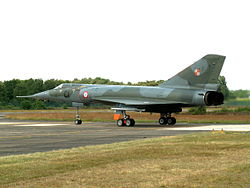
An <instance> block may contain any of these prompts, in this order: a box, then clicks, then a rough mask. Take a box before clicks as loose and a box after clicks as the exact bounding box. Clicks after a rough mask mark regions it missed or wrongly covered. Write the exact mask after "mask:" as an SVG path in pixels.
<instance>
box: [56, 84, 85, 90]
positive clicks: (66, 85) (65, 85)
mask: <svg viewBox="0 0 250 188" xmlns="http://www.w3.org/2000/svg"><path fill="white" fill-rule="evenodd" d="M81 85H82V84H74V83H64V84H60V85H59V86H56V87H55V88H54V89H63V88H69V87H70V88H72V87H80V86H81Z"/></svg>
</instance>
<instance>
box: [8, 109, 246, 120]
mask: <svg viewBox="0 0 250 188" xmlns="http://www.w3.org/2000/svg"><path fill="white" fill-rule="evenodd" d="M80 114H81V118H82V119H83V120H84V121H101V122H112V121H114V120H113V112H112V111H107V110H106V111H104V110H98V111H95V110H94V111H88V110H84V111H81V112H80ZM128 114H130V115H131V117H132V118H134V119H135V120H136V122H156V123H157V122H158V119H159V114H155V113H154V114H150V113H136V112H129V113H128ZM173 116H174V117H176V119H177V122H187V123H250V115H249V113H247V114H244V113H242V114H241V113H226V114H210V113H208V114H204V115H191V114H186V113H181V114H174V115H173ZM6 117H7V118H10V119H19V120H55V121H73V120H74V117H75V114H74V111H31V112H27V113H25V111H24V112H23V113H14V114H9V115H7V116H6Z"/></svg>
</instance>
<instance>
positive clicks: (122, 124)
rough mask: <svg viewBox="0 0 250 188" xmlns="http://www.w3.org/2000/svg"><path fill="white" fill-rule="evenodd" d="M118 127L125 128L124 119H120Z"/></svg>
mask: <svg viewBox="0 0 250 188" xmlns="http://www.w3.org/2000/svg"><path fill="white" fill-rule="evenodd" d="M116 124H117V126H118V127H121V126H124V120H123V119H118V120H117V122H116Z"/></svg>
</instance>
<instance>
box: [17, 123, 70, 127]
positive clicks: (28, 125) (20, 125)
mask: <svg viewBox="0 0 250 188" xmlns="http://www.w3.org/2000/svg"><path fill="white" fill-rule="evenodd" d="M60 125H67V124H56V123H53V124H48V123H38V124H19V125H15V126H18V127H49V126H60Z"/></svg>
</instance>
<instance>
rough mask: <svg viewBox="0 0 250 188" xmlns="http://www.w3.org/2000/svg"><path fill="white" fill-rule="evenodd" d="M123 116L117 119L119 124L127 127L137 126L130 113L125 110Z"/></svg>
mask: <svg viewBox="0 0 250 188" xmlns="http://www.w3.org/2000/svg"><path fill="white" fill-rule="evenodd" d="M122 115H123V118H122V119H118V120H117V122H116V123H117V126H118V127H121V126H127V127H133V126H135V120H134V119H131V118H130V116H129V115H127V114H126V112H125V111H122Z"/></svg>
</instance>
